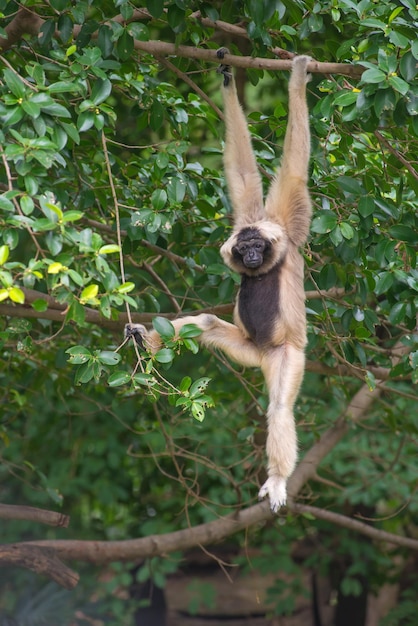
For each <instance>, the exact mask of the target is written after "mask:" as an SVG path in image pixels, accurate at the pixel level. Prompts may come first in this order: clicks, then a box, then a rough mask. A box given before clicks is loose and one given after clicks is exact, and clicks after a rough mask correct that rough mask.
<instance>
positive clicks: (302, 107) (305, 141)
mask: <svg viewBox="0 0 418 626" xmlns="http://www.w3.org/2000/svg"><path fill="white" fill-rule="evenodd" d="M310 60H311V59H310V57H308V56H299V57H295V58H294V60H293V68H292V74H291V76H290V80H289V118H288V122H287V129H286V135H285V140H284V147H283V157H282V163H281V166H280V168H279V170H278V172H277V175H276V178H275V179H274V180H273V182H272V184H271V186H270V189H269V192H268V195H267V199H266V217H267V219H270V220H273V221H278V222H279V223H280V224H281V225H282V226H284V227H285V228H286V230H287V232H288V235H289V237H290V239H291V240H292V241H293V243H295V244H296V245H297V246H299V245H302V244H303V243H305V241H306V238H307V236H308V233H309V224H310V217H311V202H310V198H309V193H308V190H307V180H308V166H309V153H310V132H309V112H308V107H307V104H306V83H307V82H308V80H309V76H308V74H307V73H306V67H307V65H308V63H309V61H310Z"/></svg>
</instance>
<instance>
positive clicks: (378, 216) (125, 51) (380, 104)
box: [0, 0, 418, 624]
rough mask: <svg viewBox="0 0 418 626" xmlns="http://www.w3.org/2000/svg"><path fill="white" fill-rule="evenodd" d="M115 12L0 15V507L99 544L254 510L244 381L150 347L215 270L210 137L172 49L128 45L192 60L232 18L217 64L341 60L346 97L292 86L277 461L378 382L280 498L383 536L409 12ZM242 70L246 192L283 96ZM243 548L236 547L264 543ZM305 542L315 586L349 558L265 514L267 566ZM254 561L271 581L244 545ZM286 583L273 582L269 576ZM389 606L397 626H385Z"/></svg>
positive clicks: (410, 301)
mask: <svg viewBox="0 0 418 626" xmlns="http://www.w3.org/2000/svg"><path fill="white" fill-rule="evenodd" d="M140 4H141V5H142V4H144V5H145V7H146V9H145V7H142V8H139V7H137V6H136V3H129V2H117V3H111V2H105V3H103V2H99V1H98V0H91V1H90V2H76V3H73V2H70V1H69V0H51V1H50V2H42V1H41V0H40V1H36V2H32V1H26V0H25V1H24V2H22V3H20V4H19V5H17V4H16V3H15V2H14V1H13V0H3V1H2V2H0V11H1V12H2V15H3V17H4V19H3V21H2V27H1V29H0V36H6V34H7V33H6V30H5V29H7V28H8V25H10V24H12V23H13V20H15V17H16V11H17V10H18V7H19V6H23V7H28V8H29V9H30V12H31V13H30V15H31V16H32V17H31V20H32V25H33V28H34V30H30V29H28V33H27V36H25V38H19V39H17V40H16V41H14V42H11V43H13V45H11V46H10V47H9V48H8V49H6V50H5V51H4V52H3V57H2V58H3V62H2V68H1V70H0V119H1V130H0V146H1V147H0V158H1V162H2V167H1V168H0V226H1V229H0V313H1V314H2V316H3V318H2V321H1V326H0V342H1V346H2V354H3V359H2V365H1V369H0V376H1V378H2V409H3V411H2V421H1V423H0V441H1V444H2V451H1V456H2V467H1V469H0V481H1V484H2V489H3V493H4V495H3V499H4V501H9V502H12V501H13V502H19V503H28V504H33V505H36V506H45V507H48V506H51V505H57V504H61V503H63V506H64V509H65V510H66V511H68V512H71V517H72V526H71V529H72V530H71V532H72V533H73V534H74V535H77V536H79V537H85V538H87V537H88V538H107V539H119V538H126V537H129V536H146V535H148V534H156V533H165V532H170V531H172V530H173V529H174V528H178V527H184V528H186V527H188V526H189V525H194V524H199V523H204V522H206V521H210V520H212V519H216V518H217V517H219V516H220V515H224V514H227V513H229V512H231V511H234V510H236V509H237V508H241V507H243V506H245V505H248V504H251V503H254V498H255V494H256V492H257V489H256V485H257V484H258V483H259V482H260V475H259V474H260V471H261V470H260V468H261V467H262V459H263V457H262V445H261V442H262V431H263V428H264V417H263V416H264V410H265V394H264V393H263V388H262V382H261V377H260V375H259V373H258V372H246V373H245V375H244V374H243V373H242V372H241V371H239V370H237V369H236V368H235V367H234V366H232V365H231V364H230V363H228V362H226V361H225V360H224V358H223V357H222V356H220V357H219V356H216V355H211V354H210V353H208V352H207V351H205V352H202V351H199V348H198V344H197V341H196V338H197V336H198V332H197V329H196V328H195V327H193V326H190V327H186V328H185V329H184V331H183V332H182V333H181V336H180V337H179V338H178V339H176V338H174V334H173V327H172V325H171V324H170V322H169V321H168V317H169V316H170V315H178V314H179V313H180V312H186V311H198V310H202V309H211V310H212V309H213V308H215V310H216V307H218V306H220V307H222V306H223V305H227V306H228V305H230V303H231V302H232V299H233V297H234V294H235V291H236V284H237V280H238V278H237V276H235V275H234V274H232V273H231V272H230V271H229V270H228V269H227V268H225V267H224V266H223V265H222V263H221V259H220V256H219V252H218V247H219V242H220V241H222V240H223V239H224V238H225V236H227V233H228V231H229V228H230V218H229V213H230V211H229V202H228V198H227V196H226V193H225V185H224V181H223V175H222V166H221V154H222V137H223V129H222V124H221V123H219V119H218V117H217V113H216V106H212V105H216V104H218V105H219V104H220V97H219V89H218V80H219V77H217V76H216V75H215V72H213V71H211V68H212V66H211V65H210V64H209V63H206V62H205V61H202V60H201V61H199V60H196V59H193V58H183V57H182V56H181V55H180V54H179V56H178V57H176V58H175V59H173V58H171V59H170V61H169V62H168V61H165V60H164V59H162V60H161V61H160V60H159V58H157V57H160V55H157V54H155V55H154V54H152V43H153V42H154V41H156V40H161V41H166V42H171V43H175V44H177V45H179V44H182V45H185V46H189V47H190V48H192V47H197V48H201V49H207V48H211V49H213V48H215V45H216V44H215V43H214V41H213V35H214V33H215V32H216V33H217V35H219V32H220V33H221V37H219V36H218V37H217V38H218V39H219V38H221V39H222V40H223V39H225V40H226V39H227V38H228V36H227V35H226V34H225V33H222V31H219V30H217V31H215V25H214V23H213V22H214V20H217V21H218V22H219V20H220V21H221V23H222V21H224V22H227V23H230V24H237V23H239V24H241V25H242V24H244V25H245V28H242V31H243V35H245V37H244V36H243V37H242V38H240V37H239V35H237V36H236V37H235V38H234V39H233V40H232V41H231V42H230V43H229V44H228V45H229V46H230V48H231V50H232V51H233V52H234V53H237V54H244V55H247V54H249V50H250V51H251V52H250V53H251V54H253V55H255V56H261V57H263V56H265V57H271V56H272V55H271V47H276V46H280V47H281V48H283V49H285V50H289V51H297V52H298V53H302V52H303V53H308V54H311V55H312V56H313V57H314V58H315V59H316V60H318V61H322V62H340V63H350V64H358V65H361V66H363V67H364V68H365V71H364V72H363V74H362V76H361V79H359V80H357V79H352V78H349V77H348V76H342V75H337V74H335V75H332V76H331V77H330V76H329V75H328V77H323V76H321V75H318V74H315V75H314V77H313V80H312V83H311V85H310V87H309V92H310V93H309V100H310V109H311V111H312V116H311V125H312V134H313V149H312V185H311V191H312V198H313V202H314V207H315V215H314V219H313V222H312V229H311V232H312V236H311V240H310V244H309V248H308V249H307V250H306V264H307V273H306V289H307V291H308V292H309V293H312V292H316V294H317V296H316V297H312V298H310V299H309V300H308V302H307V307H308V317H309V331H310V333H309V337H310V339H309V346H308V350H307V357H308V359H309V362H310V363H311V364H312V363H313V364H316V365H317V367H313V366H310V367H308V370H311V371H308V373H307V375H306V380H305V384H304V390H303V393H302V395H301V398H300V401H299V406H298V420H299V422H300V425H299V437H300V447H301V455H303V453H304V451H305V450H307V449H308V448H309V447H310V446H311V445H312V444H313V443H314V442H315V441H316V440H317V438H318V437H319V436H320V435H321V434H322V433H323V432H325V431H326V429H327V428H328V427H329V426H330V425H332V424H333V423H334V421H335V419H336V417H337V416H338V415H340V414H341V413H343V412H344V410H345V408H346V406H347V404H348V402H349V400H350V398H351V397H352V396H353V394H354V393H355V392H356V391H357V390H358V388H359V385H360V384H366V385H367V386H368V387H369V388H370V389H375V388H376V387H377V386H379V385H380V384H381V379H382V378H383V379H384V380H386V381H387V383H386V391H385V395H384V397H383V399H382V401H381V402H380V403H379V404H376V405H375V406H374V409H373V411H372V412H371V413H370V415H369V416H368V419H367V423H366V424H363V425H361V424H357V425H353V426H352V427H351V430H350V436H349V437H348V439H346V440H344V441H343V442H341V443H340V444H339V446H338V448H336V449H335V450H334V451H333V453H332V454H331V455H329V456H328V457H327V459H326V461H325V462H324V463H323V465H322V466H321V468H320V470H319V472H320V474H321V476H322V482H320V483H318V482H315V483H313V484H312V485H311V486H310V488H309V489H308V488H306V490H305V495H306V496H307V497H308V496H311V495H312V494H315V497H316V499H317V502H316V504H317V505H319V506H324V507H331V508H332V509H334V510H344V511H347V510H348V511H350V513H351V512H353V513H355V512H356V511H357V510H358V509H359V508H361V510H366V511H367V513H368V516H369V517H373V518H376V519H378V520H379V523H378V525H379V526H380V527H382V528H384V529H386V530H390V531H391V532H395V533H399V534H403V533H404V532H406V529H407V528H408V527H409V525H410V523H411V520H412V519H413V515H414V514H416V500H415V501H414V499H413V492H414V484H415V476H414V472H413V469H412V468H413V456H414V454H415V452H414V443H413V441H414V437H416V434H417V427H418V424H417V416H416V396H415V395H414V386H413V385H414V383H416V382H417V380H418V356H417V355H418V350H417V335H416V319H417V292H418V267H417V249H416V233H417V227H418V210H417V209H418V205H417V199H416V198H417V191H418V184H417V181H418V175H417V171H416V169H415V168H416V154H417V152H418V142H417V132H418V115H417V99H418V90H417V81H416V75H417V60H418V45H417V41H416V23H417V18H418V11H417V8H416V5H415V3H414V2H412V0H402V1H401V2H391V1H388V2H377V3H376V2H372V1H368V0H362V1H361V2H351V1H349V0H338V1H335V0H330V1H329V2H321V3H318V2H311V1H302V0H301V1H298V2H294V1H288V0H283V1H281V2H271V1H270V0H263V1H258V0H244V1H241V0H239V1H238V0H228V1H227V2H222V3H221V2H219V3H218V2H215V3H206V4H202V3H197V2H192V1H190V2H189V1H179V0H176V1H171V0H169V1H167V2H160V1H158V2H156V1H155V0H152V1H149V2H145V3H140ZM197 11H199V14H197V13H196V12H197ZM36 16H39V18H42V20H43V21H42V22H35V21H34V20H35V17H36ZM217 28H220V26H219V24H218V27H217ZM35 30H36V31H37V32H38V31H39V32H40V36H39V37H37V36H36V34H35V32H34V31H35ZM31 33H32V35H31ZM13 36H14V35H13V33H11V31H9V37H13ZM246 37H248V38H249V39H250V42H251V43H250V47H249V46H248V43H246ZM9 43H10V41H9ZM144 43H146V44H149V45H151V47H150V48H149V49H147V50H144V45H143V44H144ZM3 45H4V41H3ZM141 46H142V47H141ZM247 75H248V79H249V81H250V83H251V84H252V85H249V89H248V91H247V98H248V102H250V103H251V108H252V109H253V111H252V113H251V115H250V120H251V130H252V133H253V137H254V146H255V150H256V152H257V155H258V158H259V161H260V164H261V166H262V168H263V172H264V174H265V175H266V177H268V176H270V175H272V173H273V172H274V169H275V167H276V165H277V163H278V157H277V155H276V152H275V146H276V145H278V146H280V144H281V143H282V140H283V136H284V131H285V126H286V116H287V113H286V100H285V96H284V95H282V94H284V93H285V92H286V83H285V79H283V78H282V76H281V75H279V74H278V73H275V74H274V75H273V72H268V71H266V70H265V71H263V70H254V69H249V70H248V73H247ZM186 81H188V84H187V82H186ZM253 86H256V88H253ZM202 91H203V92H204V94H207V96H208V99H205V98H203V97H202ZM230 310H231V309H230V308H229V311H230ZM132 319H133V320H134V321H138V322H141V323H146V324H150V323H151V320H152V319H154V322H153V324H154V327H155V328H156V329H157V330H158V331H159V332H160V334H161V336H162V337H163V339H164V346H163V347H162V349H161V350H160V351H159V352H157V354H156V355H155V356H154V357H151V356H149V355H145V354H143V353H140V352H139V349H138V347H137V346H135V344H134V341H132V340H130V341H129V342H127V343H124V339H123V328H124V324H125V323H126V322H128V321H130V320H132ZM204 418H205V419H204ZM46 451H47V453H46ZM406 503H409V505H408V506H407V507H406V508H405V505H406ZM185 509H186V511H187V514H185V513H184V510H185ZM397 511H399V513H396V512H397ZM17 532H21V536H22V537H23V536H28V533H30V534H31V536H41V531H39V530H36V529H34V527H33V526H29V525H24V524H22V527H21V531H20V529H19V531H17V529H16V528H10V527H8V529H7V530H6V531H5V534H6V535H7V539H8V540H11V541H15V540H16V538H17V535H16V533H17ZM275 532H276V529H275ZM268 533H269V529H268V528H265V529H264V530H260V532H259V533H258V535H257V536H251V537H250V540H251V541H252V542H253V543H254V544H259V545H260V546H263V545H264V547H265V546H266V545H267V542H268V540H269V534H268ZM305 534H309V536H311V537H312V538H313V541H314V544H315V547H318V545H320V546H322V545H326V546H327V549H328V550H329V552H328V553H326V551H325V550H324V551H319V552H318V551H316V550H315V551H314V557H313V558H314V559H315V563H316V566H318V567H320V568H321V570H323V571H325V570H328V571H331V570H332V569H333V567H334V565H335V563H334V564H333V563H332V562H331V561H332V559H331V557H330V553H331V554H332V553H335V552H336V545H339V549H340V551H341V553H342V555H347V554H355V553H356V549H357V548H358V546H361V549H363V547H364V543H363V542H359V541H358V540H357V539H356V538H355V537H353V536H352V535H348V536H347V538H346V541H344V542H340V539H341V537H340V536H339V537H338V538H336V536H335V535H334V534H333V533H332V531H331V530H330V526H325V525H324V524H320V523H318V522H317V521H316V520H307V519H293V518H291V517H289V521H288V524H287V525H286V527H285V532H284V533H283V542H282V546H283V549H285V551H286V552H287V553H289V545H290V543H291V542H296V541H298V540H299V539H300V538H301V536H304V535H305ZM57 535H59V536H63V537H64V536H65V537H68V531H67V534H65V535H64V534H63V531H57ZM42 536H43V535H42ZM324 537H325V538H327V539H324ZM242 540H243V539H242V538H241V537H239V538H237V542H238V543H239V542H241V541H242ZM268 545H269V546H270V545H271V543H269V544H268ZM368 550H369V552H368V557H367V558H368V564H369V565H368V568H369V576H370V580H371V581H372V583H373V585H375V588H376V589H378V588H379V587H381V585H382V584H383V583H384V582H385V576H383V575H382V569H379V563H380V559H389V557H388V556H387V555H386V553H385V550H384V549H383V548H381V547H378V546H375V545H372V544H370V545H369V546H368ZM399 552H400V551H399ZM262 554H263V555H264V556H263V558H262V561H263V562H264V565H266V564H267V565H268V561H270V565H272V563H271V558H270V556H271V550H270V547H269V548H268V550H266V553H265V554H264V553H262ZM282 557H283V555H281V556H280V559H282ZM335 558H337V557H335ZM339 558H340V557H339V555H338V559H339ZM341 558H343V557H341ZM397 558H398V556H397ZM399 558H402V554H401V553H400V555H399ZM338 559H337V560H338ZM359 559H361V556H360V555H359ZM261 566H262V563H260V567H261ZM147 568H148V569H147ZM387 569H388V570H390V569H391V567H388V568H387ZM152 571H155V572H159V574H158V576H159V577H160V579H159V580H160V582H161V584H163V583H164V580H163V579H164V575H165V574H166V573H169V572H170V571H171V570H170V568H168V567H165V566H164V563H163V562H162V564H160V565H158V564H157V563H154V567H153V568H151V569H150V568H149V567H148V564H145V565H144V567H143V568H142V570H141V572H142V574H141V576H144V577H145V576H148V575H152ZM289 573H290V574H292V575H294V576H295V582H294V584H293V587H292V589H293V590H296V589H299V588H300V580H299V579H298V578H297V568H295V567H294V566H293V565H292V562H291V559H290V558H289ZM144 580H145V578H144ZM359 581H360V578H359V576H358V572H356V571H349V570H347V575H346V577H345V578H343V582H342V585H341V589H342V591H343V592H345V593H347V594H349V595H350V594H355V593H357V592H358V591H359V585H361V582H359ZM280 585H282V583H279V582H278V583H277V589H275V593H276V596H277V594H279V591H280V590H281V591H283V594H282V596H281V595H280V594H279V597H280V598H282V599H281V600H280V603H279V605H278V610H279V611H281V612H289V611H291V608H292V602H293V596H294V593H293V594H290V595H289V593H288V592H289V589H284V588H283V589H282V588H281V587H280ZM282 586H283V585H282ZM279 587H280V590H279V591H278V589H279ZM281 591H280V593H281ZM408 602H409V600H408V598H406V600H405V603H404V604H403V605H402V607H403V608H402V607H401V608H399V611H398V613H399V615H401V616H402V617H400V618H399V619H405V620H406V619H409V617H408V615H409V614H410V613H408V607H409V604H408ZM395 613H396V612H395ZM395 613H394V615H395ZM393 619H396V616H395V617H394V618H393ZM387 623H388V624H389V623H390V624H392V623H398V622H395V621H392V622H391V621H390V619H389V618H388V621H387ZM405 623H407V622H405ZM411 623H412V622H411Z"/></svg>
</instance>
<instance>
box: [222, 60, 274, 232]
mask: <svg viewBox="0 0 418 626" xmlns="http://www.w3.org/2000/svg"><path fill="white" fill-rule="evenodd" d="M228 52H229V51H228V50H227V49H226V48H220V50H218V57H219V58H220V59H223V57H224V54H228ZM218 71H219V72H220V73H222V74H223V75H224V82H223V85H222V95H223V101H224V112H225V134H226V138H225V152H224V166H225V175H226V180H227V183H228V191H229V196H230V198H231V203H232V206H233V209H234V221H235V226H238V227H240V226H243V225H245V224H251V223H253V222H256V221H257V220H260V219H263V217H264V210H263V188H262V183H261V177H260V174H259V172H258V169H257V163H256V160H255V156H254V152H253V149H252V145H251V137H250V133H249V130H248V125H247V120H246V118H245V115H244V112H243V110H242V108H241V105H240V103H239V101H238V96H237V90H236V87H235V80H234V77H233V75H232V72H231V70H230V67H229V66H228V65H221V66H220V67H219V69H218Z"/></svg>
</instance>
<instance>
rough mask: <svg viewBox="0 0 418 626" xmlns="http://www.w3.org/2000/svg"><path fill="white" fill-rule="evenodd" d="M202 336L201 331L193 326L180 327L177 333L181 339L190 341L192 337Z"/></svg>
mask: <svg viewBox="0 0 418 626" xmlns="http://www.w3.org/2000/svg"><path fill="white" fill-rule="evenodd" d="M201 334H202V330H201V329H200V328H198V327H197V326H196V325H195V324H185V325H184V326H182V328H181V329H180V332H179V337H181V338H182V339H192V338H194V337H199V335H201Z"/></svg>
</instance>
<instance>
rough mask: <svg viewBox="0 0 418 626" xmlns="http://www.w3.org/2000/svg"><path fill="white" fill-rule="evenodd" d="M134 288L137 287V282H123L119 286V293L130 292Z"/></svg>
mask: <svg viewBox="0 0 418 626" xmlns="http://www.w3.org/2000/svg"><path fill="white" fill-rule="evenodd" d="M133 289H135V283H131V282H127V283H122V285H119V286H118V287H117V292H118V293H129V292H131V291H132V290H133Z"/></svg>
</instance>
